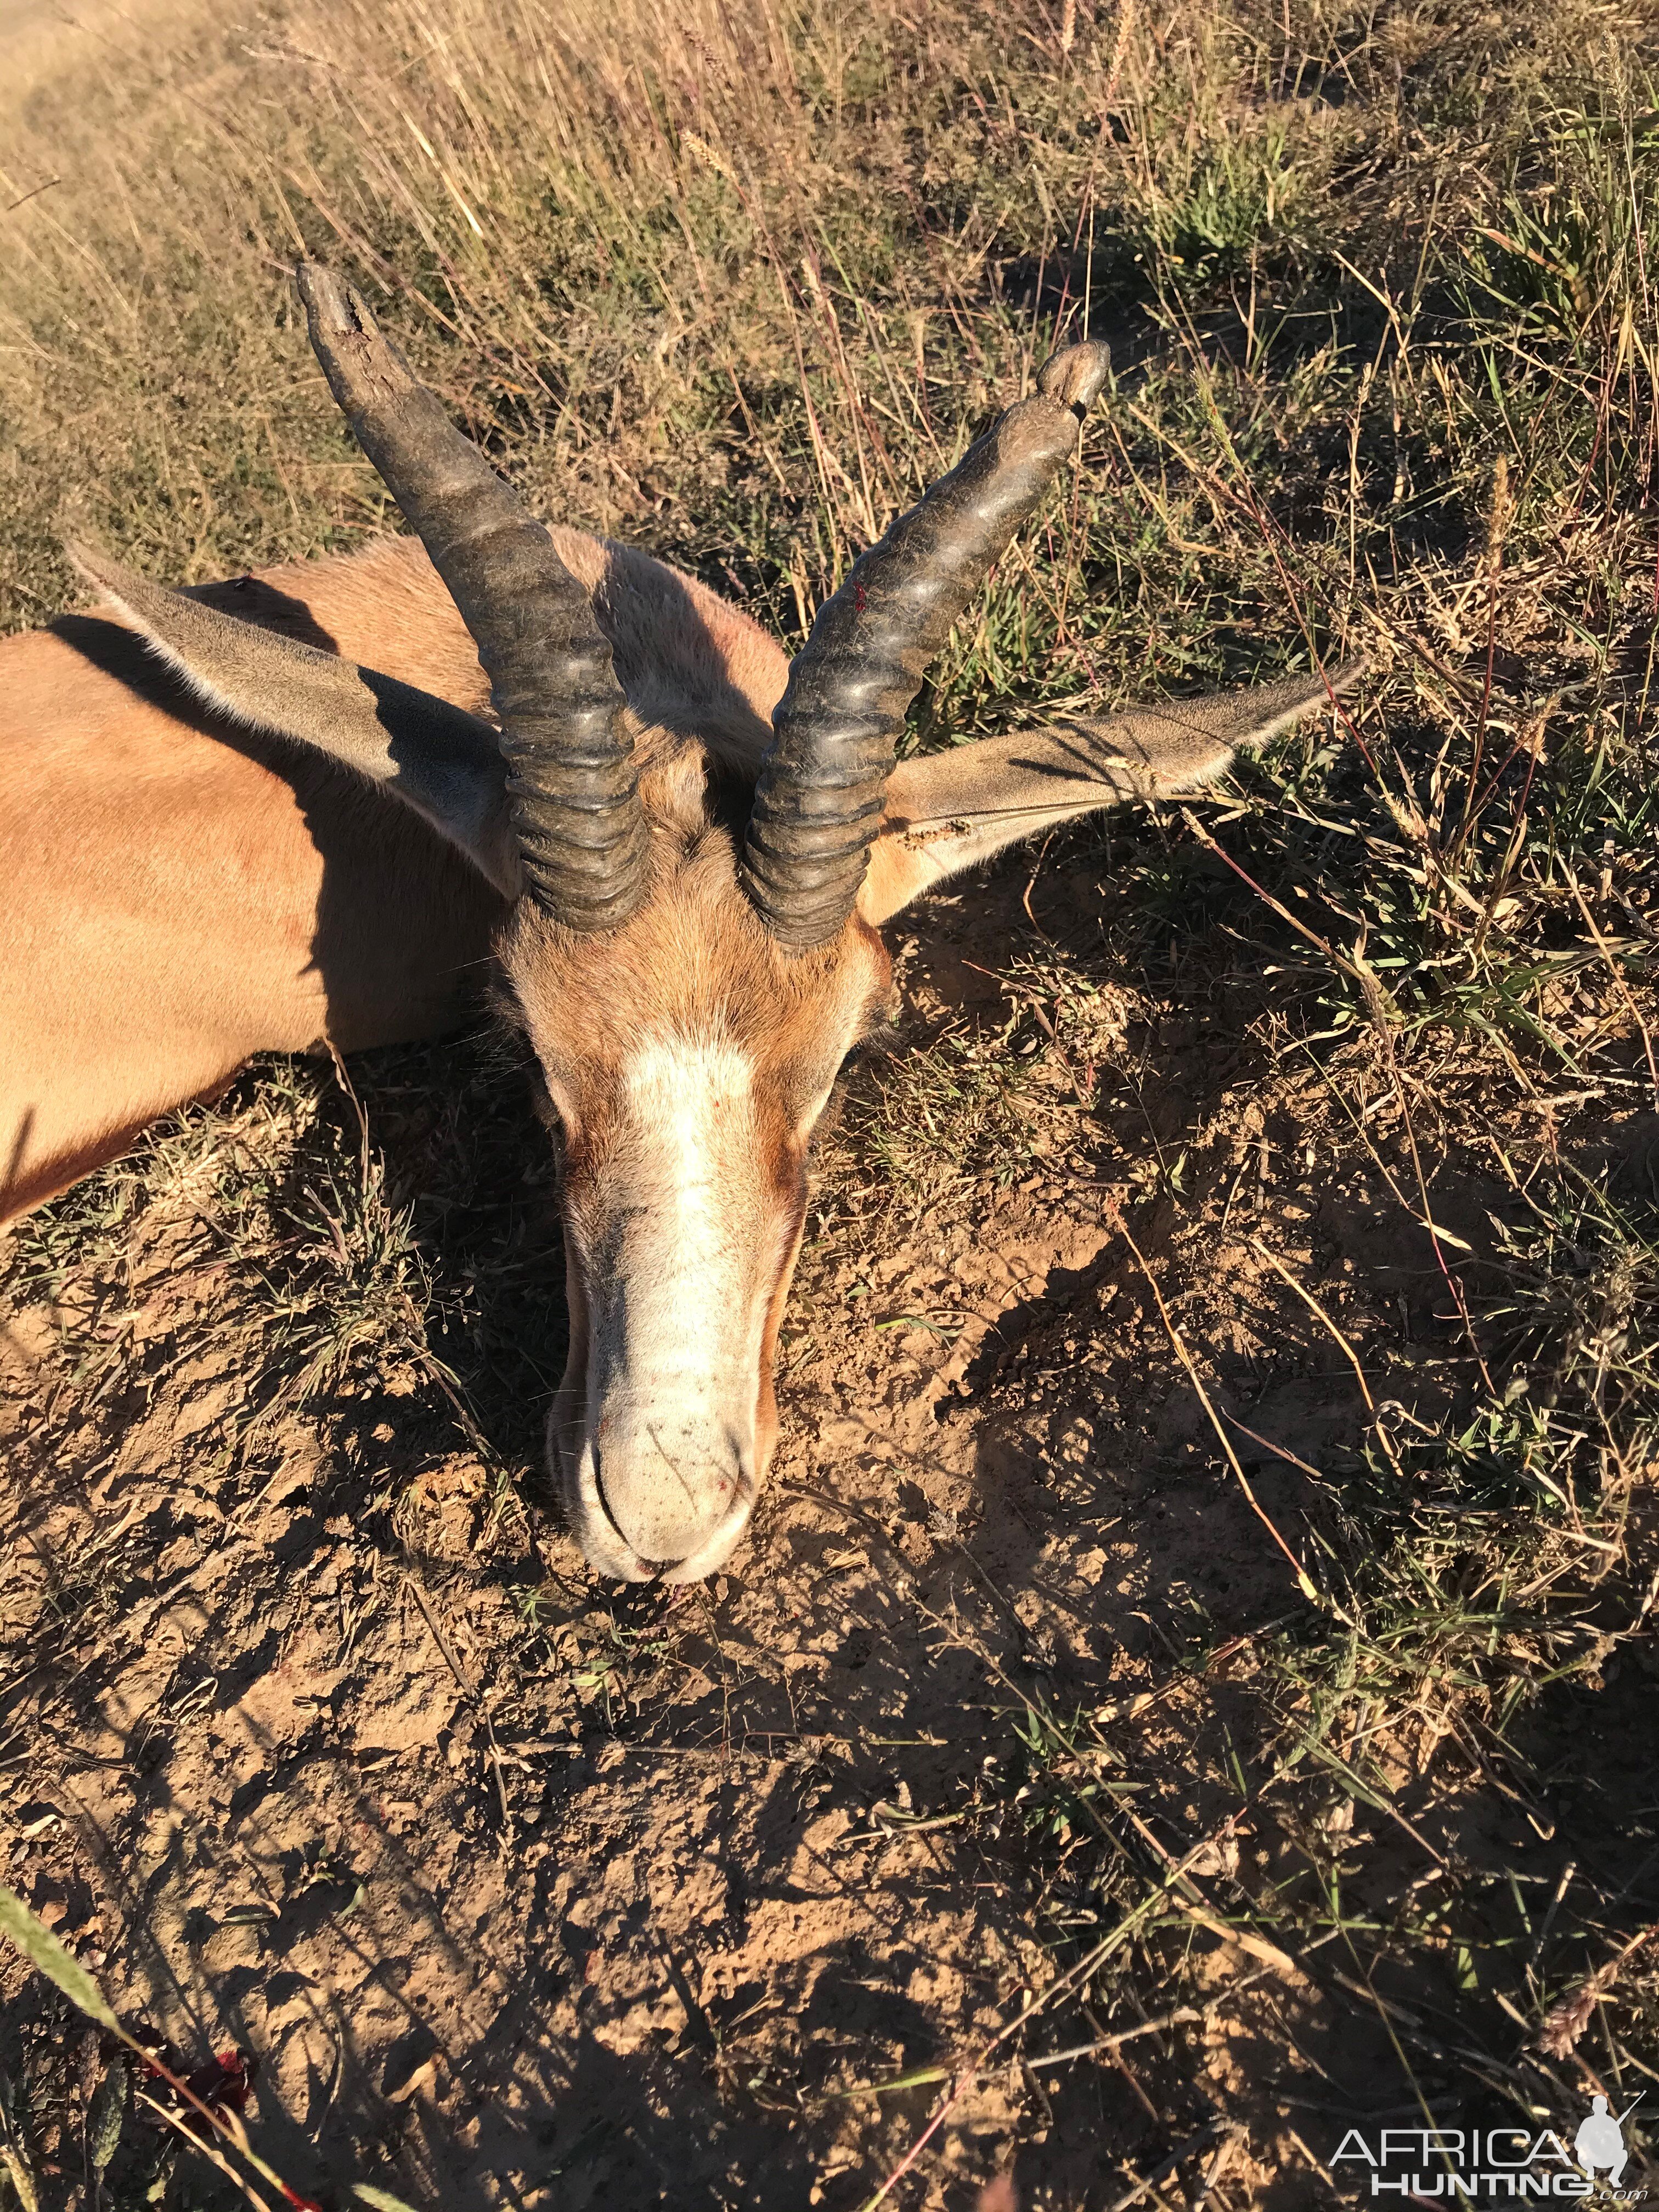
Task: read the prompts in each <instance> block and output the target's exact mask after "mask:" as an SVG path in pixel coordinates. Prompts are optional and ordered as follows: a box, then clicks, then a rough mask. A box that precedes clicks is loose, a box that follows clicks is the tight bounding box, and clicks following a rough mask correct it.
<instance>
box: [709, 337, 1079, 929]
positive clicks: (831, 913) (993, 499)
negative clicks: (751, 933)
mask: <svg viewBox="0 0 1659 2212" xmlns="http://www.w3.org/2000/svg"><path fill="white" fill-rule="evenodd" d="M1109 366H1110V357H1109V355H1108V353H1107V350H1106V348H1105V347H1104V346H1103V345H1097V344H1085V345H1074V346H1067V347H1066V349H1064V351H1062V352H1060V353H1057V354H1055V355H1054V357H1053V358H1052V359H1051V360H1050V361H1049V362H1048V363H1047V364H1046V365H1045V366H1044V368H1043V369H1042V372H1041V374H1039V376H1038V378H1037V388H1036V394H1035V396H1034V397H1033V398H1030V399H1023V400H1021V401H1020V402H1019V403H1018V405H1017V406H1013V407H1011V408H1009V409H1008V410H1007V412H1006V414H1004V415H1002V416H1000V417H999V419H998V420H997V422H995V423H994V424H993V426H992V427H991V428H990V429H989V430H987V432H986V434H985V435H984V436H983V437H982V438H981V439H980V440H978V441H977V442H976V443H975V444H974V445H973V446H970V447H969V449H968V452H967V453H965V454H964V455H963V459H961V460H960V461H958V462H957V465H956V467H955V468H954V469H952V470H951V473H950V475H949V476H947V477H942V478H941V479H940V481H939V483H936V484H935V485H934V486H933V489H931V490H930V491H929V492H928V493H927V495H926V496H925V497H924V498H923V499H922V501H921V503H920V505H918V506H916V507H912V508H911V509H910V511H909V513H908V514H902V515H901V516H900V517H899V519H898V520H897V521H896V523H895V524H894V525H893V526H892V528H891V529H890V531H889V532H888V533H887V535H886V536H885V537H884V538H883V539H882V541H881V543H880V544H878V545H872V547H871V549H870V550H869V551H868V552H867V553H866V554H864V555H863V556H861V558H860V559H859V560H858V561H857V562H854V567H853V569H852V572H851V574H849V575H848V579H847V580H846V582H845V583H844V584H843V585H842V587H841V589H840V590H839V591H838V592H836V595H835V597H834V598H833V599H829V600H826V601H825V603H824V605H823V606H822V607H820V608H819V610H818V615H817V621H816V622H815V623H813V625H812V635H811V637H809V638H808V639H807V641H806V643H805V647H803V648H802V650H801V652H800V653H799V655H798V656H797V658H796V660H795V662H794V665H793V667H792V668H791V669H790V671H789V683H788V686H787V690H785V692H784V695H783V697H782V698H781V700H780V701H779V702H778V707H777V711H776V712H775V714H774V715H773V717H772V727H773V731H774V732H775V736H774V741H773V744H772V747H771V750H769V753H768V754H767V756H766V758H765V761H764V762H763V764H762V767H761V772H760V779H759V781H758V783H757V786H756V789H755V803H754V808H753V811H752V812H751V813H750V819H749V834H748V839H747V842H746V844H745V846H744V862H743V872H744V888H745V889H746V890H747V891H748V893H749V896H750V898H751V899H752V900H753V901H754V903H755V905H756V907H757V908H758V909H759V912H760V915H761V917H762V919H763V921H765V923H766V925H767V927H768V928H769V930H770V931H771V932H772V933H773V935H774V936H775V938H776V939H778V941H779V942H780V944H781V945H786V946H787V947H788V948H789V950H790V951H796V952H801V951H809V950H810V949H811V947H812V946H813V945H824V944H827V943H828V942H829V939H831V938H832V937H834V936H836V934H837V933H838V932H839V931H840V929H841V928H842V924H843V923H844V922H845V921H846V920H847V917H848V915H849V914H851V912H852V911H853V904H854V900H855V899H856V898H857V897H858V893H859V885H860V884H861V883H862V882H863V880H864V867H865V860H866V856H867V854H868V852H869V849H870V842H871V840H872V837H873V836H875V834H876V830H877V828H878V825H879V823H880V819H881V805H882V787H883V785H884V783H885V781H886V780H887V776H888V774H889V772H890V769H891V768H892V765H893V752H894V748H895V746H896V744H897V742H898V738H899V733H900V732H901V730H902V728H903V726H904V716H905V711H906V709H907V708H908V706H909V704H910V702H911V701H912V700H913V699H914V698H915V696H916V692H917V690H919V688H920V686H921V678H922V672H923V671H924V670H925V669H926V667H927V664H928V662H929V661H930V660H931V659H933V655H934V654H935V653H937V652H938V651H939V648H940V647H941V646H943V644H944V643H945V639H946V638H947V637H948V636H949V635H950V634H951V624H952V623H954V622H955V621H956V620H957V617H959V616H960V615H961V614H962V612H963V609H964V608H965V607H966V606H967V605H968V602H969V599H971V598H972V597H973V594H974V593H975V591H977V589H978V588H979V586H980V585H981V583H982V582H983V581H984V580H985V578H986V576H987V574H989V573H990V569H991V565H992V563H993V562H994V561H995V560H996V558H997V556H998V555H999V554H1000V553H1001V552H1002V551H1003V550H1004V549H1005V547H1006V545H1007V544H1008V542H1009V540H1010V538H1012V536H1013V534H1014V532H1015V531H1016V530H1018V527H1019V526H1020V524H1021V523H1022V522H1024V520H1025V518H1026V516H1027V515H1029V514H1030V512H1031V510H1032V509H1033V508H1034V507H1036V503H1037V501H1039V500H1040V499H1041V498H1042V494H1043V492H1044V491H1045V489H1047V488H1048V483H1049V482H1050V481H1051V479H1052V478H1053V477H1054V472H1055V471H1056V470H1057V469H1058V468H1059V467H1060V464H1061V463H1062V462H1063V461H1065V460H1066V459H1068V458H1069V456H1070V455H1071V454H1072V453H1073V451H1074V450H1075V448H1076V446H1077V441H1078V428H1079V424H1080V423H1081V422H1082V420H1083V417H1084V416H1085V414H1086V413H1087V411H1088V410H1089V408H1090V407H1091V405H1092V404H1093V403H1094V401H1095V399H1096V398H1097V396H1098V394H1099V392H1100V389H1101V386H1103V384H1104V383H1105V381H1106V376H1107V372H1108V369H1109Z"/></svg>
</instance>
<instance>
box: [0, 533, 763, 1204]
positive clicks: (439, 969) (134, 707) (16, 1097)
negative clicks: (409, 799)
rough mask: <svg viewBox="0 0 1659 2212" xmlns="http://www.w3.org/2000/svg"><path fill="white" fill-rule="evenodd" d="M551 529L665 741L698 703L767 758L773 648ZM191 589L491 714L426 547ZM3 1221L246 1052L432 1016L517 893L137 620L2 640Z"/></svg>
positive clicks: (377, 550) (419, 1023) (435, 1027)
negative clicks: (168, 669) (220, 693)
mask: <svg viewBox="0 0 1659 2212" xmlns="http://www.w3.org/2000/svg"><path fill="white" fill-rule="evenodd" d="M556 538H557V541H558V544H559V548H560V551H561V553H562V556H563V557H564V558H565V559H566V561H567V562H569V564H570V565H571V566H572V567H573V568H575V569H576V570H577V571H578V573H579V574H581V575H582V576H583V579H584V580H587V581H591V583H592V585H593V586H594V587H595V589H596V592H597V596H598V603H599V607H600V611H601V616H602V619H605V620H606V621H607V623H614V625H615V639H616V645H617V665H618V672H619V673H620V674H622V676H623V681H624V684H627V685H628V686H629V689H630V691H631V692H632V694H633V695H634V696H635V697H636V698H637V699H638V700H639V701H640V702H641V703H642V704H643V705H644V706H645V707H646V708H647V710H648V713H649V715H650V717H651V718H652V719H651V720H650V722H649V724H648V729H649V732H650V734H651V736H652V737H653V738H656V737H657V736H658V733H659V732H660V735H661V737H662V738H663V739H665V740H667V741H670V742H671V739H669V732H670V731H671V729H674V728H676V727H678V728H679V729H689V728H690V727H692V726H695V725H696V723H697V722H698V721H699V720H700V719H701V718H703V717H707V719H708V725H709V726H710V728H711V730H712V731H713V732H714V740H715V743H716V745H717V747H718V749H719V750H720V753H721V755H722V756H723V757H726V758H728V759H730V760H731V761H732V763H733V764H734V765H736V764H739V763H752V762H753V761H754V760H756V759H757V757H758V754H759V752H760V750H763V746H764V744H765V740H766V737H767V733H768V724H767V720H766V717H767V716H768V714H769V711H770V708H771V706H772V704H773V702H774V701H775V698H776V696H777V695H778V693H779V692H780V691H781V689H782V685H783V681H784V677H785V674H786V672H787V669H786V664H785V662H784V659H783V656H782V654H781V653H780V652H779V651H778V649H777V647H776V646H775V645H774V644H773V643H772V641H770V640H769V638H767V637H766V636H765V635H764V633H763V632H762V631H761V630H759V629H757V628H756V626H755V625H754V624H753V623H750V622H749V621H748V620H747V619H746V618H745V617H743V616H742V615H740V614H738V612H737V611H735V610H733V609H732V608H730V607H728V606H726V605H725V604H724V602H722V601H721V600H720V599H718V598H717V597H716V596H715V594H714V593H713V592H709V591H708V590H707V589H706V587H704V586H702V585H700V584H698V583H696V582H695V581H694V580H691V579H690V578H685V577H680V576H678V575H676V574H674V572H672V571H671V570H668V569H665V568H663V567H662V565H661V564H660V563H659V562H653V561H651V560H649V559H648V558H647V556H643V555H641V554H637V553H634V552H631V551H629V550H626V549H624V548H622V547H618V546H610V545H604V544H599V542H598V541H596V540H594V539H592V538H586V537H583V536H582V535H581V534H580V532H574V531H564V530H561V531H559V532H556ZM193 596H195V597H197V598H199V599H202V600H204V601H205V602H206V603H207V604H208V605H210V606H215V607H217V608H219V609H221V610H222V611H223V612H225V613H227V614H230V615H234V616H235V617H238V618H240V620H242V621H244V622H247V623H254V624H256V625H258V626H259V627H261V628H265V629H272V630H275V631H276V632H278V633H280V634H282V635H286V636H289V637H293V638H296V639H299V640H300V641H302V642H304V643H306V644H308V645H312V646H315V647H320V648H322V649H324V650H325V651H329V652H335V653H342V654H343V655H345V656H346V657H347V658H348V659H352V660H356V661H359V662H361V663H362V664H364V665H368V666H370V667H374V668H378V669H380V670H382V671H386V672H387V673H389V674H392V675H394V676H396V677H398V678H399V679H401V681H403V682H404V683H405V684H411V685H415V686H416V687H418V688H419V689H421V690H426V691H429V692H431V693H433V694H434V695H435V696H437V697H439V698H441V699H445V700H447V701H449V702H451V703H452V704H453V705H455V706H459V707H462V708H466V709H467V710H469V711H470V712H471V713H473V714H483V713H487V711H488V705H489V686H488V684H487V683H486V681H485V679H484V676H483V670H482V669H481V668H480V667H479V665H478V659H477V652H476V650H475V648H474V647H473V644H472V641H471V638H470V637H469V636H468V635H467V633H466V630H465V627H464V625H463V624H462V623H461V620H460V617H459V615H458V614H457V613H456V612H455V609H454V606H453V604H452V602H451V600H450V598H449V595H448V593H447V592H446V591H445V589H444V587H443V586H442V585H441V583H440V582H439V580H438V578H437V577H436V575H435V574H434V572H433V569H432V566H431V563H430V562H428V559H427V557H426V554H425V551H424V550H423V549H422V547H421V546H420V544H418V543H417V542H416V541H415V540H412V539H408V538H394V539H387V540H385V541H383V542H381V543H380V544H376V545H374V546H373V547H371V548H370V549H369V550H368V551H367V552H365V553H363V554H360V555H357V556H355V557H350V558H346V559H341V560H334V561H318V562H304V563H291V564H289V565H286V566H283V567H280V568H268V569H264V570H262V571H261V572H259V574H257V575H254V576H247V577H240V578H236V579H234V580H229V581H228V582H225V583H222V584H214V585H209V586H204V587H201V588H200V589H199V590H198V591H197V592H196V593H194V594H193ZM653 637H654V638H655V640H656V645H657V650H656V651H655V652H654V653H653V644H652V641H653ZM0 871H3V875H0V880H3V882H4V883H5V884H6V888H7V903H8V907H9V915H10V921H9V924H8V928H7V931H6V944H5V949H4V951H3V954H0V1038H3V1040H4V1050H3V1052H0V1220H3V1219H5V1218H8V1217H9V1216H10V1215H12V1214H15V1213H16V1212H21V1211H22V1210H24V1209H25V1208H27V1207H28V1206H33V1205H37V1204H39V1203H40V1200H42V1199H45V1198H46V1197H49V1196H50V1195H51V1194H52V1193H53V1192H54V1191H58V1190H61V1189H63V1188H65V1187H66V1186H67V1185H68V1184H69V1183H70V1182H74V1181H75V1180H76V1179H77V1178H78V1177H79V1176H82V1175H84V1174H86V1173H88V1171H89V1170H91V1169H93V1168H94V1167H96V1166H98V1165H100V1164H101V1163H102V1162H103V1161H105V1160H107V1159H112V1158H116V1157H118V1154H119V1153H120V1152H122V1151H123V1150H124V1149H125V1147H126V1146H128V1145H129V1144H131V1141H132V1139H133V1138H134V1136H135V1135H136V1134H137V1133H138V1132H139V1131H140V1130H142V1129H143V1127H144V1126H145V1125H146V1123H148V1122H149V1121H152V1120H154V1119H155V1116H156V1115H158V1114H161V1113H165V1112H166V1111H167V1109H169V1108H171V1107H173V1106H176V1105H179V1104H180V1103H182V1102H183V1101H185V1099H187V1098H191V1097H195V1096H197V1094H198V1093H199V1092H201V1091H204V1090H206V1089H208V1088H209V1087H210V1086H211V1085H215V1084H218V1083H222V1082H223V1081H224V1080H225V1079H227V1078H228V1076H230V1075H232V1074H234V1072H235V1071H236V1069H237V1068H239V1067H240V1066H242V1064H243V1063H244V1062H245V1061H246V1060H247V1059H249V1058H250V1057H251V1056H252V1054H255V1053H258V1052H265V1051H284V1052H293V1051H304V1050H306V1049H307V1048H311V1047H313V1046H314V1045H316V1044H318V1043H319V1042H321V1041H322V1040H324V1039H325V1038H326V1039H328V1040H330V1041H331V1042H333V1043H334V1044H335V1045H336V1046H337V1048H339V1049H341V1050H342V1051H352V1050H356V1049H358V1048H362V1047H363V1046H366V1045H371V1044H382V1043H389V1042H396V1041H398V1040H401V1039H405V1038H410V1037H417V1036H436V1035H441V1034H442V1033H443V1032H444V1031H445V1030H447V1029H450V1028H453V1026H454V1025H455V1024H456V1023H457V1022H459V1020H460V1019H461V1018H463V1015H464V1012H465V1008H466V1006H467V1005H468V1004H469V1003H470V1001H471V998H472V997H473V995H474V994H475V992H476V987H477V983H478V981H480V979H481V976H482V973H483V966H484V964H485V963H486V962H487V960H488V957H489V945H490V937H491V932H492V930H493V928H494V927H495V923H496V922H497V921H499V919H500V918H501V914H502V912H503V908H502V907H501V902H500V901H499V899H497V898H496V897H495V895H494V894H493V893H492V892H491V891H490V890H489V887H488V886H487V885H485V884H481V883H480V882H479V881H478V879H477V875H476V874H475V872H474V871H473V870H471V868H469V867H467V866H465V863H464V862H463V861H462V860H459V858H458V856H457V855H456V854H453V852H452V851H451V849H450V848H449V847H448V846H447V844H446V842H444V841H443V840H442V839H441V838H440V837H439V836H437V835H436V834H435V833H434V832H433V831H432V830H431V829H428V828H427V827H426V825H425V824H424V823H422V822H421V821H420V820H419V819H418V818H417V817H414V816H411V815H410V812H409V811H408V810H407V809H405V808H404V807H402V806H399V805H397V804H395V803H394V802H393V801H392V800H390V799H386V798H383V797H382V796H380V794H379V793H376V792H374V790H372V789H370V788H369V787H367V786H365V785H364V784H363V783H362V781H360V780H359V779H358V778H356V777H355V776H352V775H347V774H345V773H343V771H342V770H341V769H337V768H336V767H334V766H332V765H331V763H329V762H327V761H326V760H324V759H322V758H319V757H318V756H317V755H315V754H314V753H313V752H310V751H307V750H300V749H299V748H298V747H297V746H294V745H289V744H283V743H282V742H281V741H280V740H277V739H274V738H264V737H259V736H257V735H254V734H251V733H249V732H246V731H240V732H239V731H237V730H236V729H235V728H234V726H230V725H228V724H227V723H225V722H224V721H223V720H222V719H221V718H219V717H217V716H216V715H215V714H213V713H212V711H211V710H210V709H209V708H204V706H203V705H202V704H201V703H200V702H197V701H196V700H193V699H192V698H191V696H189V694H188V692H187V691H186V690H185V687H184V685H183V684H180V683H179V682H178V681H177V680H176V679H174V678H171V677H169V676H168V675H167V674H166V673H165V672H164V671H161V670H159V669H157V668H155V666H154V665H153V663H151V661H150V660H149V656H148V655H146V654H145V653H143V651H142V649H141V648H139V647H137V646H136V644H135V642H134V640H133V637H132V634H131V631H130V630H129V629H126V628H125V627H124V626H121V625H118V624H117V623H114V622H112V621H109V620H107V619H100V618H95V617H93V618H88V617H69V618H67V619H66V620H65V621H64V622H62V623H58V625H56V627H55V628H54V629H52V630H49V631H37V632H34V633H32V634H30V635H25V636H22V637H12V638H7V639H4V640H0Z"/></svg>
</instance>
